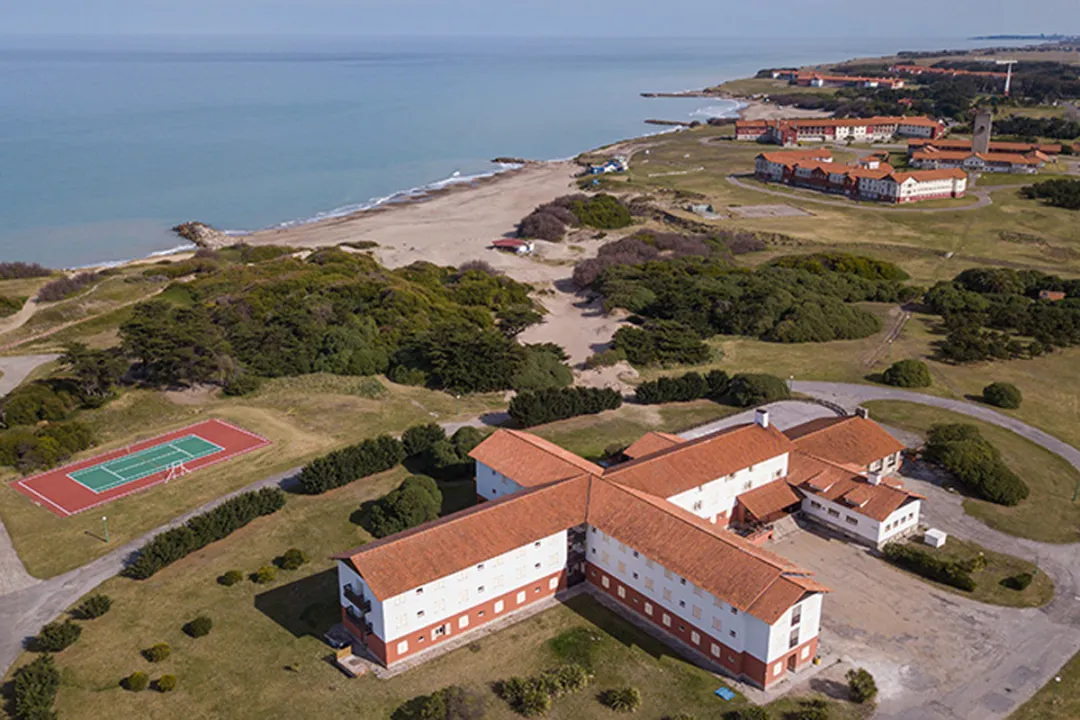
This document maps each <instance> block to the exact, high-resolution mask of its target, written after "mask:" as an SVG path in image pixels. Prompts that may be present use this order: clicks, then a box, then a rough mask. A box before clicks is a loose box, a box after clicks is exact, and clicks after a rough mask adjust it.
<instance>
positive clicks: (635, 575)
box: [632, 573, 640, 580]
mask: <svg viewBox="0 0 1080 720" xmlns="http://www.w3.org/2000/svg"><path fill="white" fill-rule="evenodd" d="M632 574H633V576H634V579H635V580H637V579H638V578H639V577H640V576H639V575H638V574H637V573H632Z"/></svg>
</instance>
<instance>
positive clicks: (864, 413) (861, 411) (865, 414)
mask: <svg viewBox="0 0 1080 720" xmlns="http://www.w3.org/2000/svg"><path fill="white" fill-rule="evenodd" d="M855 415H856V416H857V417H861V418H862V419H863V420H869V419H870V411H869V410H867V409H866V408H864V407H858V408H855Z"/></svg>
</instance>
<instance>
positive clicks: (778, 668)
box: [772, 663, 784, 675]
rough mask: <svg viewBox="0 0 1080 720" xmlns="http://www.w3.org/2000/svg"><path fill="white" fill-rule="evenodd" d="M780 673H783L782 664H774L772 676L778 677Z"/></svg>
mask: <svg viewBox="0 0 1080 720" xmlns="http://www.w3.org/2000/svg"><path fill="white" fill-rule="evenodd" d="M782 672H784V663H776V664H775V665H773V669H772V674H773V675H779V674H780V673H782Z"/></svg>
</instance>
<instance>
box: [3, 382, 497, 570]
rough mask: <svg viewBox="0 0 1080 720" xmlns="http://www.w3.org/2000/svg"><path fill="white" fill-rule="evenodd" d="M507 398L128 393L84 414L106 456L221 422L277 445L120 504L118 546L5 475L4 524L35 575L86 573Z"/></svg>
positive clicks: (113, 532)
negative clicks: (413, 430) (295, 471)
mask: <svg viewBox="0 0 1080 720" xmlns="http://www.w3.org/2000/svg"><path fill="white" fill-rule="evenodd" d="M503 406H504V405H503V402H502V397H501V395H480V396H469V397H463V398H461V400H455V399H454V398H453V397H452V396H450V395H448V394H445V393H441V392H433V391H430V390H425V389H423V388H413V387H407V386H403V385H394V384H392V383H390V382H388V381H386V380H385V379H375V378H356V377H339V376H333V375H308V376H303V377H297V378H281V379H278V380H272V381H270V382H268V383H266V384H265V385H264V386H263V388H262V389H261V390H259V391H258V392H257V393H255V394H254V395H252V396H250V397H244V398H232V399H230V398H223V397H220V396H217V395H215V396H211V395H205V394H203V395H199V394H194V395H193V394H190V393H183V394H173V393H164V392H158V391H149V390H134V391H128V392H125V393H124V394H123V395H122V396H121V397H120V398H118V399H117V400H114V401H113V402H111V403H109V404H108V405H106V406H105V407H103V408H100V409H97V410H90V411H81V412H79V413H78V414H77V416H76V417H77V418H78V419H79V420H80V421H82V422H85V423H87V424H88V425H89V426H90V427H91V428H92V429H93V430H94V433H95V436H96V437H97V440H98V442H99V445H98V446H97V447H95V448H92V449H91V450H88V451H87V452H85V453H82V454H80V456H90V455H94V454H98V453H100V452H102V451H103V450H108V449H110V448H114V447H117V446H122V445H127V444H130V443H132V442H134V441H136V440H139V439H143V438H149V437H152V436H154V435H158V434H160V433H163V432H167V431H169V430H174V429H178V428H181V427H185V426H187V425H191V424H193V423H196V422H198V421H200V420H204V419H207V418H209V417H220V418H222V419H225V420H228V421H230V422H233V423H236V424H237V425H239V426H241V427H243V428H245V429H247V430H251V431H253V432H256V433H259V434H261V435H263V436H265V437H267V438H269V439H270V440H271V441H272V442H273V444H272V445H270V446H269V447H267V448H264V449H262V450H258V451H256V452H254V453H251V454H249V455H245V456H243V457H241V458H238V459H236V460H233V461H230V462H226V463H222V464H220V465H214V466H212V467H208V468H206V469H204V470H200V471H198V472H194V473H192V474H190V475H188V476H185V477H184V478H183V480H182V481H179V482H171V483H168V484H162V485H157V486H155V487H153V488H150V489H148V490H146V491H144V492H140V493H135V494H134V495H131V496H129V497H126V498H121V499H118V500H116V501H114V502H112V503H109V504H108V505H107V506H104V507H103V508H102V509H101V510H102V511H103V512H104V513H105V514H107V515H108V517H109V534H110V540H111V542H110V544H108V545H106V544H105V543H103V542H101V541H100V540H98V539H97V537H96V536H97V535H98V534H100V531H101V514H102V512H98V511H96V510H95V511H93V512H86V513H82V514H79V515H75V516H72V517H69V518H58V517H56V516H55V515H53V514H52V513H51V512H49V511H47V510H45V509H43V508H41V507H38V506H37V505H34V504H33V503H31V502H30V501H29V500H28V499H27V498H25V497H24V496H22V495H20V494H18V493H16V492H15V491H14V490H13V489H11V487H10V486H9V485H8V482H9V481H11V480H14V479H16V477H17V475H16V474H15V473H14V472H13V471H10V470H7V471H5V472H4V473H3V474H2V475H0V483H2V485H0V517H2V518H3V521H4V524H5V525H6V527H7V531H8V533H9V534H10V535H11V537H12V541H13V542H14V544H15V548H16V550H17V551H18V553H19V556H20V557H21V558H22V560H23V563H24V564H25V565H26V568H27V570H28V571H30V572H31V573H32V574H34V575H36V576H38V577H51V576H53V575H57V574H59V573H62V572H64V571H66V570H70V569H72V568H75V567H78V566H80V565H83V564H84V563H87V562H89V561H90V560H93V559H94V558H96V557H98V556H100V555H102V554H104V553H106V552H108V551H109V550H111V549H112V548H114V547H116V546H117V545H119V544H121V543H124V542H127V541H128V540H131V539H132V538H135V537H138V536H139V535H141V534H142V533H144V532H146V531H147V530H150V529H152V528H154V527H157V526H159V525H161V524H163V523H165V522H167V521H168V520H171V519H172V518H174V517H176V516H178V515H181V514H183V513H184V512H186V511H188V510H190V509H192V508H195V507H198V506H199V505H201V504H203V503H205V502H208V501H210V500H213V499H214V498H217V497H220V496H221V495H224V494H225V493H227V492H231V491H233V490H237V489H239V488H242V487H244V486H245V485H248V484H250V483H252V482H255V481H256V480H260V479H262V478H264V477H267V476H270V475H274V474H276V473H280V472H283V471H285V470H288V469H290V468H294V467H297V466H299V465H302V464H303V463H305V462H307V461H308V460H310V459H312V458H314V457H316V456H318V455H321V454H324V453H326V452H328V451H329V450H332V449H334V448H336V447H340V446H342V445H345V444H347V443H350V442H357V441H359V440H362V439H364V438H367V437H372V436H375V435H378V434H379V433H383V432H390V433H395V432H400V431H402V430H404V429H405V428H407V427H409V426H410V425H415V424H419V423H424V422H431V421H438V422H447V421H451V420H454V419H455V418H465V417H470V416H474V415H478V414H480V413H483V412H486V411H489V410H493V409H498V408H502V407H503Z"/></svg>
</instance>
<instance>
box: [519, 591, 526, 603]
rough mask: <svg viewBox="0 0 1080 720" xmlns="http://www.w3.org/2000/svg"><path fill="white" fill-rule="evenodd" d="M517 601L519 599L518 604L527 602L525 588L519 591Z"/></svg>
mask: <svg viewBox="0 0 1080 720" xmlns="http://www.w3.org/2000/svg"><path fill="white" fill-rule="evenodd" d="M517 601H518V605H520V604H521V603H523V602H525V591H524V590H522V591H520V592H519V593H518V594H517Z"/></svg>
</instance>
